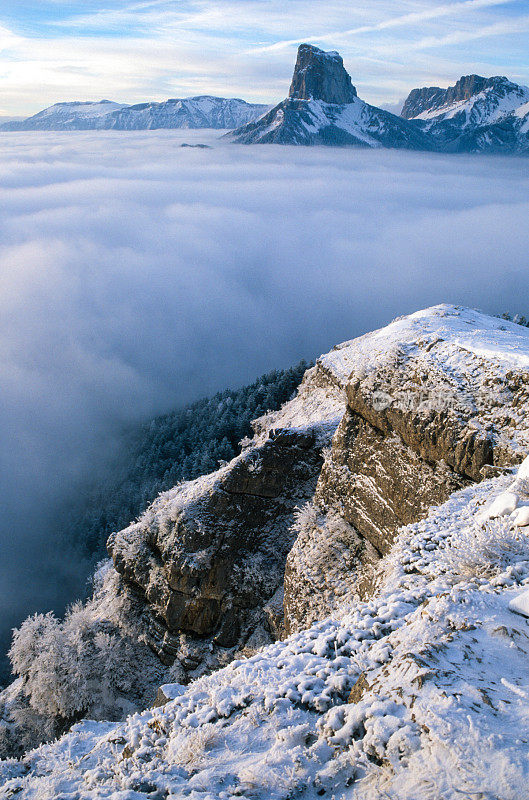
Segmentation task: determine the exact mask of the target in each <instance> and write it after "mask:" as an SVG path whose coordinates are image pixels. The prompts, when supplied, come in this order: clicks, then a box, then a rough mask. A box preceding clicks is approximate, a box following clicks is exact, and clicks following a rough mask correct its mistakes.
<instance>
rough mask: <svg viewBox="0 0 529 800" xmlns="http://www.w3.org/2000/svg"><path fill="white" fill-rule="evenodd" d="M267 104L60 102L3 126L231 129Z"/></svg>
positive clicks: (213, 99) (209, 99) (233, 101)
mask: <svg viewBox="0 0 529 800" xmlns="http://www.w3.org/2000/svg"><path fill="white" fill-rule="evenodd" d="M267 109H268V106H264V105H259V104H252V103H246V102H245V101H244V100H239V99H237V98H230V99H226V98H223V97H211V96H209V95H204V96H200V97H189V98H186V99H178V100H176V99H175V100H166V101H165V102H163V103H141V104H138V105H133V106H128V105H125V104H123V103H112V102H110V101H108V100H101V101H100V102H99V103H81V102H75V103H57V104H56V105H54V106H51V107H50V108H46V109H44V111H41V112H39V113H38V114H35V115H34V116H33V117H29V118H28V119H26V120H22V121H18V122H11V123H8V124H6V125H4V126H2V129H3V130H92V129H115V130H144V129H158V128H217V129H229V128H235V127H238V126H240V125H245V124H246V123H247V122H249V121H251V120H254V119H256V118H257V117H259V116H261V115H262V114H264V113H265V112H266V111H267Z"/></svg>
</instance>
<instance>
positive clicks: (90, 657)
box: [9, 567, 161, 720]
mask: <svg viewBox="0 0 529 800" xmlns="http://www.w3.org/2000/svg"><path fill="white" fill-rule="evenodd" d="M116 579H117V575H116V573H114V571H113V570H112V569H109V568H108V567H106V568H104V569H103V570H101V571H100V573H99V574H98V576H97V577H96V580H95V581H94V589H95V594H94V597H93V598H92V599H91V600H89V601H88V602H87V603H86V604H83V603H76V604H74V605H73V606H71V607H70V608H69V609H68V611H67V612H66V614H65V617H64V619H63V620H60V619H58V618H57V617H56V616H55V615H54V614H53V613H52V612H49V613H47V614H35V615H33V616H31V617H28V619H26V620H25V621H24V622H23V623H22V625H21V626H20V628H18V630H15V632H14V635H13V641H12V645H11V649H10V651H9V657H10V659H11V664H12V668H13V672H14V673H15V674H17V675H19V676H20V677H21V678H22V686H23V693H24V696H25V698H26V699H27V703H28V705H29V708H30V709H31V710H32V711H33V712H36V713H37V714H41V715H44V716H45V717H48V718H60V719H63V720H72V719H75V718H76V717H79V716H81V715H86V714H90V716H91V717H93V718H96V719H97V718H106V719H119V718H120V717H122V716H123V715H124V714H126V713H131V712H133V711H135V710H137V708H138V701H140V702H141V700H142V699H143V698H142V695H143V694H144V693H145V690H146V687H148V685H149V679H151V680H152V681H153V683H155V682H156V679H157V678H159V677H160V676H158V675H157V674H152V675H150V674H149V672H152V666H151V660H152V662H153V663H154V672H155V673H156V672H157V671H159V670H160V669H161V667H160V666H159V665H158V663H157V661H156V659H155V657H154V656H153V655H152V654H151V653H150V651H149V649H148V648H147V646H146V645H145V644H144V643H143V642H141V641H139V637H138V630H135V629H134V625H133V620H132V619H131V618H130V617H131V615H130V609H129V610H128V611H129V613H127V609H124V608H120V609H119V614H114V615H113V614H112V608H111V607H110V608H109V607H108V603H107V607H106V611H107V614H105V615H102V614H101V613H100V606H105V598H106V597H108V596H112V595H111V594H110V593H109V589H110V584H111V583H112V582H113V581H115V580H116ZM124 602H126V600H125V599H122V600H121V603H122V604H123V603H124ZM108 612H110V613H108ZM117 619H120V623H121V624H120V625H118V624H117ZM127 623H128V624H127ZM141 663H143V665H144V667H145V669H144V670H142V671H141V672H140V675H139V676H138V674H136V673H135V672H134V671H133V670H132V669H131V665H132V664H141Z"/></svg>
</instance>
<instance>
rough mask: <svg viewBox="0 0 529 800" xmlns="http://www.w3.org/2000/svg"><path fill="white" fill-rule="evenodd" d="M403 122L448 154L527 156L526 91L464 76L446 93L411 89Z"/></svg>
mask: <svg viewBox="0 0 529 800" xmlns="http://www.w3.org/2000/svg"><path fill="white" fill-rule="evenodd" d="M402 117H403V118H405V119H408V120H410V121H413V122H415V124H416V125H417V126H418V127H419V128H420V130H422V131H423V133H425V134H426V135H427V136H429V137H431V140H432V145H433V146H434V147H435V149H438V150H444V151H447V152H504V153H525V152H529V88H528V87H526V86H519V85H518V84H516V83H512V82H511V81H509V80H508V79H507V78H505V77H501V76H497V77H492V78H482V77H480V76H479V75H467V76H465V77H463V78H461V79H460V80H459V81H458V82H457V83H456V84H455V86H450V87H448V89H439V88H438V87H430V88H426V89H414V90H413V91H412V92H411V93H410V95H409V97H408V98H407V100H406V102H405V104H404V107H403V109H402Z"/></svg>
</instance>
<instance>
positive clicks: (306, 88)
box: [288, 44, 357, 105]
mask: <svg viewBox="0 0 529 800" xmlns="http://www.w3.org/2000/svg"><path fill="white" fill-rule="evenodd" d="M288 96H289V97H292V98H294V99H296V100H322V101H323V102H324V103H336V104H338V105H343V104H344V103H353V102H354V99H355V97H356V96H357V95H356V89H355V87H354V86H353V84H352V83H351V77H350V75H349V73H348V72H346V70H345V68H344V65H343V59H342V57H341V56H340V55H339V54H338V53H336V52H329V53H326V52H324V51H323V50H320V49H319V48H318V47H314V46H313V45H311V44H301V45H300V46H299V48H298V57H297V60H296V66H295V67H294V75H293V77H292V83H291V85H290V91H289V93H288Z"/></svg>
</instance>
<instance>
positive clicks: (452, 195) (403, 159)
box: [0, 131, 529, 642]
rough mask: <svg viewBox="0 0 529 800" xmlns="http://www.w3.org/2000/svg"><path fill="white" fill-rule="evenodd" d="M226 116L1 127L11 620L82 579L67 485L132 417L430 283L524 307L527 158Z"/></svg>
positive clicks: (433, 291)
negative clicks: (355, 138)
mask: <svg viewBox="0 0 529 800" xmlns="http://www.w3.org/2000/svg"><path fill="white" fill-rule="evenodd" d="M216 137H217V134H215V135H213V134H211V133H207V134H206V133H204V132H194V133H191V132H182V131H164V132H140V133H122V132H120V133H117V132H116V133H114V132H104V133H62V134H57V133H37V134H3V135H2V136H1V138H0V203H1V208H2V214H1V215H0V290H1V294H0V382H1V392H0V409H1V412H0V413H1V417H0V496H1V498H2V511H1V514H0V552H1V554H2V555H1V559H0V602H1V606H2V609H3V613H2V616H1V619H0V627H1V628H2V630H1V632H0V633H1V635H2V636H3V640H4V642H5V640H6V635H7V632H8V631H9V629H10V627H12V626H13V625H14V624H17V623H18V622H19V621H20V620H21V619H22V618H23V617H24V616H26V615H27V614H28V613H32V612H34V611H37V610H43V609H47V608H48V607H49V608H51V607H54V608H60V607H61V606H62V604H63V603H64V602H65V601H67V600H70V599H72V597H73V596H74V595H75V593H76V592H78V591H79V590H80V586H82V582H83V581H84V579H85V577H86V576H85V574H84V571H83V570H84V569H85V567H84V565H82V564H78V563H76V559H75V558H73V557H70V556H69V554H68V551H67V549H66V548H64V547H60V548H58V546H57V542H56V541H55V540H54V525H55V524H56V520H55V517H54V515H55V513H56V504H57V502H58V501H63V500H64V499H65V498H67V497H68V495H69V494H71V493H72V492H76V491H79V486H82V484H83V481H84V480H85V479H86V477H87V476H90V475H93V474H97V471H98V470H99V469H101V468H102V462H103V460H104V458H105V456H106V455H107V454H108V453H109V452H111V451H112V448H113V447H114V446H115V442H116V438H117V433H118V431H119V430H120V429H121V428H122V426H123V425H124V424H126V423H129V422H131V421H135V420H140V419H145V418H148V417H149V416H150V415H154V414H156V413H160V412H163V411H166V410H169V409H171V408H174V407H175V406H178V405H180V404H182V403H185V402H187V401H190V400H193V399H195V398H197V397H200V396H203V395H207V394H209V393H212V392H214V391H215V390H217V389H220V388H224V387H226V386H232V387H235V386H238V385H241V384H243V383H244V382H247V381H249V380H251V379H253V378H254V377H256V376H257V375H259V374H260V373H262V372H264V371H266V370H269V369H271V368H274V367H283V366H288V365H290V364H292V363H294V362H296V361H298V360H299V359H300V358H302V357H305V358H312V357H314V356H316V355H318V354H319V353H321V352H324V351H326V350H328V349H329V348H330V347H332V346H333V345H334V344H335V343H337V342H340V341H343V340H345V339H349V338H351V337H353V336H356V335H358V334H360V333H363V332H365V331H367V330H369V329H372V328H374V327H377V326H380V325H383V324H385V323H386V322H388V321H389V320H391V319H392V318H393V317H395V316H397V315H400V314H405V313H408V312H411V311H414V310H416V309H418V308H420V307H424V306H428V305H431V304H434V303H439V302H452V303H460V304H465V305H471V306H476V307H480V308H482V309H483V310H485V311H488V312H491V313H500V312H502V311H512V312H520V313H524V312H525V313H528V312H529V295H528V293H527V276H528V275H529V226H528V225H527V219H528V218H529V170H528V169H527V163H526V161H524V160H520V159H507V158H493V157H483V156H481V157H480V156H475V157H466V156H442V155H425V154H417V153H405V152H390V151H364V150H354V149H324V148H307V149H305V148H290V147H281V146H253V147H245V146H238V145H232V144H229V143H227V142H225V141H223V142H219V141H218V139H217V138H216ZM183 141H200V142H202V141H208V142H209V143H210V144H212V145H213V147H212V149H191V148H182V147H181V146H180V145H181V144H182V142H183Z"/></svg>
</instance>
